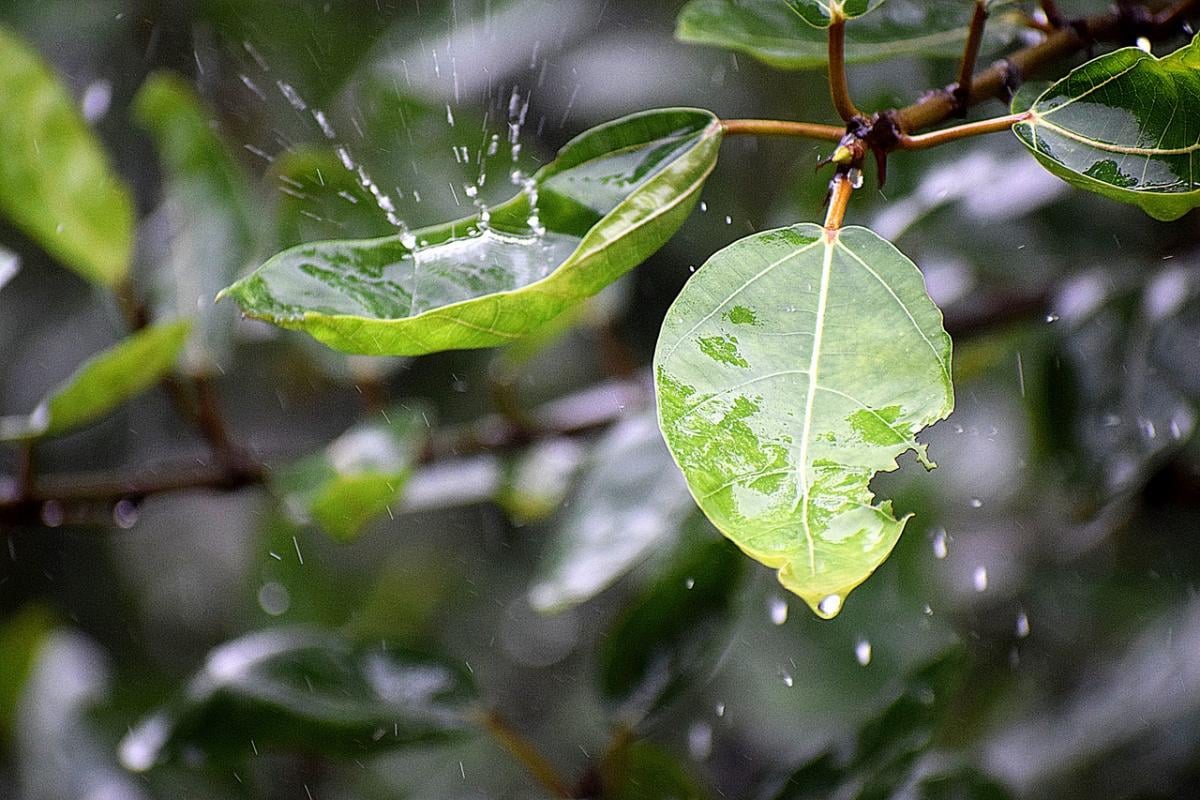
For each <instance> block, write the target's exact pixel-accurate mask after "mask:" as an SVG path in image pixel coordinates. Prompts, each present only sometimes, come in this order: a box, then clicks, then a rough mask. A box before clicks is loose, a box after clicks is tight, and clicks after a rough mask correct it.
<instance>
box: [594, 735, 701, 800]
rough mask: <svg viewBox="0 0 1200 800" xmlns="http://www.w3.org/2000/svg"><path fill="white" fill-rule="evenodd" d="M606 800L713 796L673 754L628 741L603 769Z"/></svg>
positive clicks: (695, 799) (691, 799)
mask: <svg viewBox="0 0 1200 800" xmlns="http://www.w3.org/2000/svg"><path fill="white" fill-rule="evenodd" d="M600 781H601V785H602V786H603V787H604V794H603V797H604V798H606V800H607V799H608V798H611V799H612V800H705V799H706V798H708V797H710V796H711V794H710V793H709V792H708V790H707V789H705V788H704V786H703V785H702V784H701V783H700V782H699V781H698V780H697V779H696V778H695V777H694V776H693V775H692V774H691V773H690V772H689V771H688V769H687V767H686V766H685V765H684V764H683V763H681V762H680V760H679V759H678V758H676V757H675V756H673V755H671V753H669V752H667V751H666V750H664V749H662V748H661V747H659V746H658V745H655V744H653V743H651V742H647V741H625V742H621V744H620V745H619V746H617V747H616V748H614V750H613V751H612V752H611V753H609V754H608V755H607V756H606V757H605V759H604V763H603V764H601V765H600Z"/></svg>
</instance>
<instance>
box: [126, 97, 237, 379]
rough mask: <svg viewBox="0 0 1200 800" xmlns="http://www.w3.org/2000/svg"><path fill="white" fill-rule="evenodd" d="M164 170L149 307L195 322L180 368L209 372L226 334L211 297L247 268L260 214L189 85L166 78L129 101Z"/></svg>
mask: <svg viewBox="0 0 1200 800" xmlns="http://www.w3.org/2000/svg"><path fill="white" fill-rule="evenodd" d="M133 113H134V116H135V117H136V118H137V120H138V123H139V124H140V125H141V126H142V127H143V128H145V129H146V130H147V131H149V132H150V134H151V136H152V137H153V138H154V143H155V145H156V146H157V148H158V154H159V158H160V159H161V160H162V162H163V165H164V168H165V172H166V187H165V192H164V194H165V196H164V198H163V202H162V205H161V207H160V209H159V212H158V214H157V215H156V217H155V218H154V219H155V221H156V222H157V223H158V225H159V226H160V227H161V228H162V231H161V239H162V240H163V241H162V242H161V244H160V247H159V248H158V249H159V250H161V253H157V252H156V253H153V261H154V262H156V263H155V267H154V268H155V270H156V272H155V274H154V275H153V282H154V283H155V284H157V286H156V288H157V292H156V294H157V297H156V302H155V305H156V307H157V310H158V311H159V312H160V313H161V314H163V315H170V316H174V315H178V316H183V317H191V316H197V315H198V318H199V321H198V324H197V331H196V334H197V335H196V336H194V337H192V339H191V340H190V341H189V343H188V349H187V351H186V352H185V354H184V359H183V361H184V364H183V366H184V368H185V369H186V370H187V371H188V372H190V373H192V374H201V375H204V374H210V373H212V372H213V371H214V370H216V369H218V365H220V364H222V363H223V362H225V361H227V360H228V359H227V357H228V350H229V347H230V342H231V338H232V332H233V329H234V315H233V314H232V313H231V310H230V309H227V308H220V309H218V308H215V307H214V306H213V298H214V297H215V296H216V294H217V292H218V291H220V290H221V289H222V288H223V287H224V286H226V285H228V283H229V282H230V281H231V280H233V279H234V278H236V277H237V276H238V274H240V273H241V272H242V271H243V270H244V269H245V268H246V267H247V266H248V265H249V263H250V261H251V259H252V257H253V253H254V249H255V246H256V242H257V240H258V229H259V224H258V222H257V220H259V219H260V218H261V211H260V210H258V209H256V208H255V204H254V202H253V201H252V199H251V193H250V188H249V186H248V185H247V182H246V178H245V176H244V175H243V174H242V171H241V169H240V167H239V166H238V164H237V162H236V161H235V160H234V159H233V157H232V155H231V154H230V152H229V149H228V148H227V147H226V145H225V143H224V142H223V141H222V140H221V138H220V137H219V136H218V135H217V133H216V131H215V130H214V129H213V126H212V123H211V117H212V115H211V114H210V113H209V112H208V110H207V109H205V108H204V107H203V105H202V104H201V102H200V98H198V97H197V96H196V93H195V92H194V91H193V90H192V88H191V87H190V86H188V85H187V84H186V83H184V81H183V80H181V79H180V78H178V77H175V76H174V75H170V74H167V73H159V74H156V75H152V76H150V77H149V78H148V79H147V80H146V82H145V83H144V84H143V85H142V88H141V89H140V90H139V91H138V94H137V96H136V97H135V98H134V101H133Z"/></svg>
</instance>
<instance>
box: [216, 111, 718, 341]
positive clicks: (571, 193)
mask: <svg viewBox="0 0 1200 800" xmlns="http://www.w3.org/2000/svg"><path fill="white" fill-rule="evenodd" d="M720 140H721V127H720V124H719V122H718V121H717V120H716V118H715V117H713V115H712V114H710V113H708V112H706V111H698V110H692V109H668V110H662V111H649V112H645V113H641V114H635V115H633V116H630V117H626V118H624V119H621V120H617V121H615V122H612V123H608V124H606V125H602V126H600V127H598V128H595V129H593V130H591V131H589V132H587V133H585V134H583V135H581V136H580V137H578V138H577V139H575V140H574V141H572V142H571V143H569V144H568V145H567V146H566V147H564V148H563V150H562V151H561V152H560V153H559V155H558V158H557V159H555V161H553V162H552V163H550V164H549V165H547V166H546V167H543V168H542V169H541V170H539V171H538V172H537V173H536V174H535V175H534V176H533V177H532V178H531V179H530V180H529V181H528V183H527V184H526V189H525V191H524V192H523V193H522V194H520V195H518V196H517V197H515V198H513V199H512V200H510V201H509V202H507V203H505V204H503V205H502V206H498V207H496V208H494V209H491V210H490V212H488V215H487V219H486V220H485V219H483V218H482V217H474V218H471V219H466V220H461V221H459V222H455V223H450V224H448V225H442V226H439V227H434V228H427V229H423V230H419V231H416V232H415V233H412V234H400V235H397V236H393V237H391V238H386V239H376V240H367V241H348V242H324V243H316V244H309V245H303V246H301V247H298V248H294V249H292V250H288V251H285V252H283V253H281V254H279V255H278V256H276V257H275V258H273V259H271V260H270V261H268V262H267V263H266V264H265V265H263V266H262V267H260V268H259V269H258V271H256V272H255V273H254V274H252V275H250V276H249V277H247V278H244V279H242V280H241V281H238V282H237V283H236V284H234V285H233V286H231V287H229V288H228V289H226V290H225V292H223V294H224V295H228V296H229V297H231V298H233V299H234V300H236V301H237V302H238V303H239V304H240V305H241V306H242V309H243V310H244V311H245V312H246V313H247V314H248V315H250V316H254V317H258V318H261V319H265V320H267V321H269V322H272V323H275V324H277V325H280V326H282V327H285V328H292V329H297V330H303V331H305V332H307V333H309V334H311V335H312V336H314V337H316V338H317V339H319V340H320V341H322V342H324V343H326V344H328V345H330V346H331V347H333V348H335V349H339V350H343V351H346V352H354V353H361V354H366V355H421V354H424V353H431V352H436V351H439V350H448V349H462V348H474V347H489V346H495V345H500V344H505V343H508V342H511V341H513V340H515V339H519V338H521V337H523V336H525V335H527V334H529V333H531V332H533V331H535V330H537V329H538V328H539V327H541V326H542V325H544V324H545V323H546V322H548V321H549V320H551V319H553V318H554V317H556V316H557V315H558V314H560V313H562V312H563V311H564V310H566V309H567V308H569V307H571V306H572V305H574V304H576V303H578V302H580V301H582V300H583V299H585V298H587V297H590V296H591V295H594V294H596V293H597V292H599V291H600V290H601V289H603V288H604V287H605V286H607V285H608V284H609V283H611V282H612V281H614V280H616V279H617V278H618V277H620V276H621V275H622V274H624V273H625V272H626V271H628V270H629V269H631V268H633V267H634V266H636V265H637V264H639V263H640V262H641V261H643V260H645V258H647V257H648V256H649V255H650V254H652V253H653V252H654V251H655V250H657V249H658V248H659V247H661V246H662V245H663V243H665V242H666V240H667V239H668V238H669V237H670V236H671V235H672V234H673V233H674V232H675V230H676V229H677V228H678V227H679V226H680V225H681V224H682V222H683V220H684V219H685V218H686V216H687V214H688V213H689V212H690V211H691V208H692V206H693V205H694V204H695V202H696V200H697V199H698V197H699V193H700V189H701V187H702V186H703V184H704V180H705V178H706V177H707V176H708V174H709V172H710V171H711V170H712V168H713V166H714V164H715V162H716V155H717V149H718V146H719V144H720Z"/></svg>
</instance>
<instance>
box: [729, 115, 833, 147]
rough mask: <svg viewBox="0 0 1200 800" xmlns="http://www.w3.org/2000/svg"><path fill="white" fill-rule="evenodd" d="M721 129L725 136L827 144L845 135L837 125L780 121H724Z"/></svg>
mask: <svg viewBox="0 0 1200 800" xmlns="http://www.w3.org/2000/svg"><path fill="white" fill-rule="evenodd" d="M721 127H722V128H724V129H725V135H726V136H793V137H798V138H802V139H821V140H823V141H827V142H837V141H840V140H841V138H842V137H843V136H844V135H845V134H846V129H845V128H842V127H839V126H837V125H821V124H820V123H816V122H791V121H789V120H782V119H725V120H721Z"/></svg>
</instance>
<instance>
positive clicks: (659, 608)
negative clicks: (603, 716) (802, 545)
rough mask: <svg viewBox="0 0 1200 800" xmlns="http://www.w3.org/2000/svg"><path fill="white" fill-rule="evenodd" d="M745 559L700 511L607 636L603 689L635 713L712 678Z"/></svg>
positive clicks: (602, 662) (602, 652)
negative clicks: (666, 562) (716, 534)
mask: <svg viewBox="0 0 1200 800" xmlns="http://www.w3.org/2000/svg"><path fill="white" fill-rule="evenodd" d="M744 566H745V560H744V559H743V558H741V557H740V556H739V555H738V553H737V551H736V550H735V549H734V547H733V546H732V545H731V544H729V542H727V541H725V540H724V539H720V538H716V537H714V536H713V535H712V529H711V527H710V526H708V525H707V524H704V523H703V521H702V520H700V518H699V517H696V523H695V524H694V525H692V526H689V530H688V531H687V532H686V533H685V535H684V537H683V538H682V539H681V541H680V543H679V545H678V547H677V549H676V551H675V553H674V554H673V555H672V558H671V561H670V563H669V565H668V567H667V568H666V570H665V571H664V572H663V573H662V574H661V575H660V576H659V577H658V578H656V579H655V580H654V582H653V583H651V584H650V585H649V586H647V587H646V589H644V590H643V591H642V592H641V593H640V594H639V595H638V596H637V597H635V598H634V599H633V601H632V602H631V604H630V605H629V607H628V608H626V609H625V611H624V612H623V613H622V614H621V616H620V617H618V618H617V620H616V621H615V622H614V623H613V625H612V627H610V628H609V630H608V631H607V633H606V634H605V636H604V640H603V642H602V644H601V649H600V665H599V669H600V672H599V679H600V688H601V691H602V692H603V693H604V696H605V697H607V698H608V699H609V700H610V701H612V702H614V703H616V704H618V705H620V706H621V707H623V708H625V709H626V710H628V711H630V712H633V714H634V716H635V717H637V716H640V714H642V713H646V712H650V711H653V710H655V709H657V708H659V707H661V706H662V705H664V704H665V703H667V702H669V701H670V700H671V699H673V698H674V697H675V696H676V695H677V694H678V693H679V692H680V691H682V690H684V689H686V688H687V687H688V685H689V684H690V683H691V682H692V681H694V680H696V679H698V678H702V677H704V675H705V673H706V672H707V671H709V670H711V669H712V668H713V665H714V659H715V657H716V656H717V655H719V653H720V650H721V649H722V648H721V645H723V644H724V642H723V641H722V640H721V637H720V633H721V631H722V630H723V629H724V628H725V625H726V623H727V622H728V615H729V611H730V606H731V604H732V601H733V598H734V597H735V596H736V595H737V591H738V587H739V585H740V583H741V576H742V571H743V569H744Z"/></svg>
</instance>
